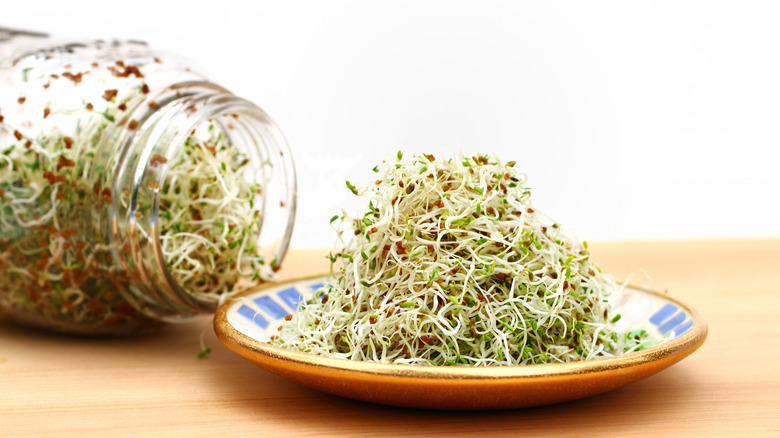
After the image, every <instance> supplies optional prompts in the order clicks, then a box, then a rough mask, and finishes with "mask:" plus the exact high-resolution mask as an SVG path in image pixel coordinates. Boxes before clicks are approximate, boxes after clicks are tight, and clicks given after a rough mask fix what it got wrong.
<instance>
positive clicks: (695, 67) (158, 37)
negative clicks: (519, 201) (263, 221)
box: [0, 0, 780, 247]
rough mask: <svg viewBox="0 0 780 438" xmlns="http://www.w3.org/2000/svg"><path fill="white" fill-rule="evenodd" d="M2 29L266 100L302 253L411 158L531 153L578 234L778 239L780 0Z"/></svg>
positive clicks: (141, 19)
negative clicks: (404, 157)
mask: <svg viewBox="0 0 780 438" xmlns="http://www.w3.org/2000/svg"><path fill="white" fill-rule="evenodd" d="M0 25H4V26H7V27H14V28H22V29H28V30H40V31H48V32H52V33H57V34H66V35H77V36H87V37H94V38H98V37H101V38H106V37H123V38H136V39H143V40H146V41H148V42H149V43H150V44H151V45H152V46H155V47H159V48H161V49H165V50H168V51H172V52H176V53H179V54H182V55H184V56H186V57H188V58H190V59H192V60H194V61H195V63H196V64H198V65H199V66H201V67H203V68H204V69H205V70H206V71H208V72H209V73H210V74H211V76H212V77H213V79H214V81H215V82H217V83H219V84H221V85H223V86H225V87H227V88H229V89H231V90H232V91H234V92H235V93H236V94H237V95H239V96H242V97H245V98H248V99H250V100H252V101H254V102H255V103H257V104H258V105H260V106H261V107H263V108H264V109H265V110H266V111H267V112H268V113H270V114H271V116H272V117H273V118H274V119H275V120H276V122H277V123H278V124H279V125H280V126H281V128H282V130H283V131H284V132H285V134H286V136H287V138H288V141H289V143H290V145H291V147H292V150H293V153H294V156H295V159H296V164H297V169H298V179H299V215H298V221H297V225H296V229H295V232H294V239H293V246H295V247H308V246H330V245H331V244H332V243H333V241H334V236H333V234H332V232H331V230H330V228H329V227H328V218H330V217H331V216H332V215H333V214H335V213H338V212H339V210H340V208H341V207H342V206H348V207H349V208H350V209H353V208H354V207H355V206H356V204H355V200H354V199H353V198H354V197H353V195H351V193H349V192H348V191H347V189H346V187H345V185H344V181H345V180H346V179H349V180H350V181H352V182H354V183H360V182H364V183H369V182H370V181H371V178H372V176H373V174H372V172H371V171H370V169H371V168H372V167H373V166H374V165H375V164H377V163H378V162H380V161H381V160H382V159H383V158H387V157H390V156H392V155H394V154H395V152H396V151H397V150H398V149H402V150H404V151H405V152H406V153H415V152H425V153H433V154H434V155H436V156H437V157H442V158H444V157H447V156H452V155H453V154H454V153H455V152H457V151H458V150H459V149H462V150H463V151H465V152H469V153H473V152H481V153H493V154H496V155H498V156H499V157H501V158H502V159H503V160H504V161H509V160H515V161H517V162H518V168H519V169H521V170H522V171H524V172H525V173H527V175H528V177H529V182H528V184H529V186H530V187H532V189H533V193H534V198H535V199H536V206H537V207H538V208H539V209H541V210H543V211H544V212H546V213H547V214H548V215H550V216H551V217H553V218H555V219H556V220H558V221H559V222H561V223H562V224H564V225H567V226H568V227H570V228H573V229H574V230H576V232H577V236H578V237H579V238H581V239H587V240H612V239H676V238H711V237H727V238H744V237H761V236H775V237H776V236H780V207H779V206H778V203H780V200H778V189H780V152H778V146H779V145H780V3H778V2H744V1H733V2H716V1H695V2H694V1H673V2H660V1H654V2H641V3H640V2H625V1H614V2H582V1H577V2H566V1H556V2H532V3H521V2H512V3H510V2H473V3H463V2H431V1H428V2H423V1H411V2H398V1H396V2H382V3H379V2H341V1H338V2H332V1H331V2H324V1H318V2H310V1H307V2H298V1H285V2H281V1H280V2H252V3H249V2H246V4H245V3H241V2H231V1H221V2H217V1H208V2H206V1H187V2H164V1H155V2H150V1H132V2H113V1H105V0H101V1H79V2H75V1H30V0H26V1H24V2H22V1H13V2H5V3H4V4H3V7H2V12H1V13H0Z"/></svg>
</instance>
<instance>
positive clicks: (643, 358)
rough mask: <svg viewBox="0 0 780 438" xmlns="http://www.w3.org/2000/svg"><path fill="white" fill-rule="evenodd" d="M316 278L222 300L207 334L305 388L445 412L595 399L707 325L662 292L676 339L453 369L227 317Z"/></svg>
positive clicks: (657, 365) (689, 349) (687, 343)
mask: <svg viewBox="0 0 780 438" xmlns="http://www.w3.org/2000/svg"><path fill="white" fill-rule="evenodd" d="M318 277H322V276H321V275H316V276H308V277H304V278H297V279H292V280H288V281H284V282H280V283H269V284H266V285H262V286H260V287H258V288H254V289H252V290H250V291H247V292H245V293H243V294H241V295H239V296H236V297H234V298H232V299H231V300H228V301H226V302H225V303H223V304H222V305H221V306H220V307H219V308H218V309H217V312H216V315H215V317H214V330H215V332H216V334H217V337H218V338H219V340H220V341H221V342H222V343H223V344H225V345H226V346H227V347H228V348H229V349H230V350H232V351H233V352H235V353H237V354H238V355H240V356H242V357H243V358H245V359H247V360H249V361H250V362H252V363H254V364H256V365H258V366H260V367H262V368H264V369H266V370H267V371H270V372H272V373H274V374H277V375H279V376H281V377H284V378H287V379H289V380H292V381H294V382H297V383H300V384H302V385H305V386H308V387H310V388H312V389H315V390H318V391H322V392H326V393H329V394H333V395H337V396H341V397H345V398H350V399H355V400H361V401H367V402H372V403H378V404H385V405H392V406H401V407H413V408H424V409H445V410H485V409H513V408H523V407H531V406H542V405H548V404H554V403H560V402H565V401H571V400H576V399H580V398H584V397H589V396H592V395H596V394H601V393H604V392H607V391H611V390H613V389H616V388H619V387H621V386H625V385H627V384H629V383H633V382H636V381H638V380H641V379H644V378H646V377H649V376H651V375H653V374H655V373H657V372H659V371H662V370H664V369H666V368H668V367H669V366H671V365H674V364H675V363H677V362H679V361H680V360H682V359H684V358H685V357H687V356H688V355H690V354H691V353H693V352H694V351H696V349H698V348H699V347H700V346H701V345H702V344H703V343H704V340H705V339H706V337H707V323H706V321H705V320H704V317H703V316H702V315H701V313H699V311H698V310H696V309H695V308H693V307H691V306H689V305H687V304H685V303H683V302H682V301H680V300H678V299H675V298H672V297H670V296H668V295H666V294H662V293H659V292H655V291H650V290H647V289H643V288H638V287H634V286H628V287H629V288H631V289H634V290H636V291H639V292H641V293H646V294H650V295H655V296H657V297H660V298H661V299H663V300H666V301H669V302H671V303H673V304H675V305H677V306H679V307H680V308H682V309H684V310H685V311H687V312H688V313H689V314H690V315H691V319H692V321H693V325H692V326H691V328H690V329H689V330H687V331H686V332H685V333H683V334H682V335H680V336H678V337H676V338H674V339H672V340H670V341H666V342H663V343H661V344H659V345H655V346H653V347H650V348H648V349H646V350H642V351H638V352H633V353H628V354H625V355H622V356H616V357H610V358H600V359H592V360H586V361H580V362H569V363H555V364H535V365H515V366H488V367H465V366H464V367H461V366H440V367H437V366H425V365H403V364H383V363H375V362H364V361H352V360H348V359H337V358H329V357H324V356H317V355H313V354H307V353H303V352H298V351H292V350H286V349H283V348H280V347H277V346H274V345H270V344H268V343H267V342H263V341H260V340H258V339H255V338H252V337H250V336H247V335H245V334H243V333H241V332H240V331H238V330H236V329H235V328H234V327H233V326H232V325H231V324H230V323H229V322H228V319H227V312H228V310H229V308H230V306H231V305H232V304H233V303H234V302H235V301H236V300H239V299H241V297H243V296H245V295H248V294H254V293H257V292H258V291H260V290H262V289H265V288H268V287H276V286H279V285H282V284H287V283H296V282H299V281H303V280H311V279H314V278H318Z"/></svg>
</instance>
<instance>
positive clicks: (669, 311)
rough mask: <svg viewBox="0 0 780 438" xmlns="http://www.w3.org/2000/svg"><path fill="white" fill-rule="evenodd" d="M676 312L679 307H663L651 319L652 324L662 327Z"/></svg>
mask: <svg viewBox="0 0 780 438" xmlns="http://www.w3.org/2000/svg"><path fill="white" fill-rule="evenodd" d="M676 311H677V307H675V306H673V305H671V304H667V305H665V306H663V307H661V309H660V310H658V311H657V312H655V313H654V314H653V316H651V317H650V322H651V323H653V324H655V325H660V324H661V323H662V322H664V321H666V318H668V317H670V316H672V315H673V314H674V312H676Z"/></svg>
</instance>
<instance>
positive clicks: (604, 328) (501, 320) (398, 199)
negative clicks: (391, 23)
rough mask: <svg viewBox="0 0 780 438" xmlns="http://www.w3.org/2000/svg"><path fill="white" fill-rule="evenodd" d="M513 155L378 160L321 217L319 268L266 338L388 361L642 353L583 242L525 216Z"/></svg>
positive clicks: (615, 290)
mask: <svg viewBox="0 0 780 438" xmlns="http://www.w3.org/2000/svg"><path fill="white" fill-rule="evenodd" d="M514 166H515V163H514V162H508V163H505V164H504V163H501V162H500V161H499V160H498V159H497V158H495V157H491V156H487V155H476V156H473V157H464V156H459V157H456V158H454V159H450V160H446V161H441V160H437V159H435V157H433V156H432V155H417V156H414V157H410V158H404V156H403V154H402V153H401V152H399V153H398V154H397V158H396V159H394V160H392V161H390V162H383V163H382V164H381V165H379V166H377V167H375V168H374V172H376V173H377V174H378V177H377V179H376V181H375V182H373V183H371V184H370V185H368V186H367V187H356V186H354V185H353V184H351V183H349V182H347V187H348V189H349V190H350V191H352V192H353V193H354V194H355V195H358V196H361V197H363V198H365V200H366V210H365V212H364V213H363V214H360V215H357V216H355V217H353V216H350V215H349V214H348V213H346V212H344V213H342V214H341V215H337V216H334V217H333V218H332V219H331V223H332V224H334V225H333V226H334V228H335V229H336V230H337V231H338V233H339V235H340V236H342V238H340V240H341V242H342V245H344V248H343V250H342V251H341V252H338V253H336V254H335V255H331V256H330V258H331V262H332V265H331V268H332V269H331V275H330V276H329V277H328V279H327V280H326V282H325V283H324V286H323V287H322V288H321V289H320V290H319V291H317V293H316V296H315V297H314V298H313V299H312V300H310V301H307V302H304V303H302V304H301V305H300V308H299V309H298V311H297V312H296V313H295V314H293V315H291V316H290V317H288V321H287V322H286V323H285V324H284V325H282V326H281V327H279V333H278V335H275V336H274V337H273V338H272V342H273V343H274V344H276V345H279V346H281V347H284V348H287V349H293V350H299V351H303V352H306V353H311V354H316V355H322V356H328V357H336V358H345V359H352V360H361V361H372V362H382V363H396V364H416V365H468V366H484V365H523V364H538V363H555V362H571V361H578V360H588V359H593V358H599V357H609V356H615V355H620V354H624V353H626V352H629V351H633V350H637V349H641V348H643V347H644V346H646V345H647V342H648V339H647V335H646V334H645V332H644V331H632V332H625V331H621V329H620V328H619V327H617V326H616V324H615V323H616V322H617V321H618V320H619V319H620V315H619V314H617V313H616V312H615V310H614V308H615V306H614V305H615V304H616V301H617V299H618V297H619V295H620V293H621V287H620V286H619V285H617V284H616V283H615V282H614V281H613V280H612V279H611V278H610V277H608V276H606V275H604V274H602V272H601V271H600V269H599V268H598V267H597V266H596V265H594V264H593V262H592V261H591V259H590V253H589V252H588V247H587V244H586V243H585V242H582V243H580V242H578V241H576V240H574V239H573V238H572V237H570V236H569V235H567V234H566V233H565V232H564V231H562V229H561V227H560V226H559V225H558V224H556V223H554V222H553V221H551V220H550V219H549V218H547V217H545V216H543V215H542V214H541V213H539V212H537V211H536V210H535V209H534V208H533V206H532V204H531V200H530V191H529V189H528V188H527V187H525V183H526V177H525V175H523V174H521V173H519V172H518V171H516V170H515V168H514Z"/></svg>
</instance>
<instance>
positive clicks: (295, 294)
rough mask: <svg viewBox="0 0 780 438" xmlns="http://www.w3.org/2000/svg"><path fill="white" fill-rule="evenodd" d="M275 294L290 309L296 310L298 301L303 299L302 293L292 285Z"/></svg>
mask: <svg viewBox="0 0 780 438" xmlns="http://www.w3.org/2000/svg"><path fill="white" fill-rule="evenodd" d="M276 296H277V297H279V299H281V300H282V301H284V303H285V304H287V307H289V308H290V309H291V310H296V309H297V308H298V303H300V302H301V300H302V299H303V294H301V292H300V291H298V289H296V288H294V287H289V288H287V289H285V290H283V291H280V292H278V293H277V294H276Z"/></svg>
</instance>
